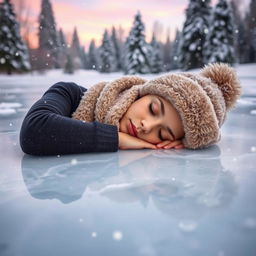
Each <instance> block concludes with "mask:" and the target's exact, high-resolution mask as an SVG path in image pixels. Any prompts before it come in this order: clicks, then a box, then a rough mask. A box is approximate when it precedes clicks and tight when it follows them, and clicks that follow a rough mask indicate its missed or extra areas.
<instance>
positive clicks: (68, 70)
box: [64, 54, 74, 74]
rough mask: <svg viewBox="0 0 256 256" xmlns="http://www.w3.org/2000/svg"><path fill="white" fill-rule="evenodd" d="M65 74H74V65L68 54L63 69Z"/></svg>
mask: <svg viewBox="0 0 256 256" xmlns="http://www.w3.org/2000/svg"><path fill="white" fill-rule="evenodd" d="M64 73H65V74H73V73H74V64H73V61H72V58H71V56H70V54H67V61H66V64H65V67H64Z"/></svg>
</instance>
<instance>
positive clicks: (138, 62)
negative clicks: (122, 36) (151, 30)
mask: <svg viewBox="0 0 256 256" xmlns="http://www.w3.org/2000/svg"><path fill="white" fill-rule="evenodd" d="M144 30H145V26H144V23H143V22H142V20H141V14H140V12H139V11H138V13H137V14H136V15H135V18H134V22H133V27H132V29H131V31H130V33H129V36H128V37H127V39H126V42H125V48H126V50H125V52H126V54H125V74H136V73H139V74H146V73H150V68H151V67H150V60H149V47H148V44H147V43H146V41H145V34H144Z"/></svg>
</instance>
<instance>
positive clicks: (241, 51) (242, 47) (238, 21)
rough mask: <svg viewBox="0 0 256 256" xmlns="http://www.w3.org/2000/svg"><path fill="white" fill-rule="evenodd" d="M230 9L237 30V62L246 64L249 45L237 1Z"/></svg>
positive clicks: (231, 3)
mask: <svg viewBox="0 0 256 256" xmlns="http://www.w3.org/2000/svg"><path fill="white" fill-rule="evenodd" d="M230 7H231V9H232V12H233V17H234V18H233V21H234V29H235V54H236V60H237V62H239V63H246V52H248V48H249V45H248V44H247V42H248V38H247V35H246V28H245V23H244V20H243V18H242V16H241V13H240V12H239V9H238V6H237V4H236V1H235V0H232V1H231V2H230Z"/></svg>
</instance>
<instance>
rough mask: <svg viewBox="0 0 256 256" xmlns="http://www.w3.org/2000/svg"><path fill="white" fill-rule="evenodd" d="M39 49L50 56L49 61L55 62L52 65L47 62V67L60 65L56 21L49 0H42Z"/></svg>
mask: <svg viewBox="0 0 256 256" xmlns="http://www.w3.org/2000/svg"><path fill="white" fill-rule="evenodd" d="M39 50H41V51H42V52H43V54H45V56H46V57H47V58H49V60H50V61H49V62H48V63H53V64H52V66H51V65H48V63H45V68H47V67H48V68H59V67H60V64H59V60H58V57H59V48H58V38H57V30H56V23H55V19H54V14H53V10H52V5H51V3H50V1H49V0H42V2H41V12H40V15H39Z"/></svg>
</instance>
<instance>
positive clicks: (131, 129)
mask: <svg viewBox="0 0 256 256" xmlns="http://www.w3.org/2000/svg"><path fill="white" fill-rule="evenodd" d="M128 131H129V133H130V134H131V135H132V136H134V137H137V134H138V132H137V129H136V127H135V126H134V124H133V123H132V121H131V120H130V123H129V124H128Z"/></svg>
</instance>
